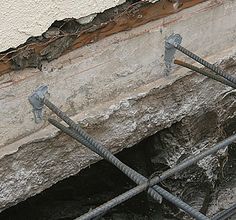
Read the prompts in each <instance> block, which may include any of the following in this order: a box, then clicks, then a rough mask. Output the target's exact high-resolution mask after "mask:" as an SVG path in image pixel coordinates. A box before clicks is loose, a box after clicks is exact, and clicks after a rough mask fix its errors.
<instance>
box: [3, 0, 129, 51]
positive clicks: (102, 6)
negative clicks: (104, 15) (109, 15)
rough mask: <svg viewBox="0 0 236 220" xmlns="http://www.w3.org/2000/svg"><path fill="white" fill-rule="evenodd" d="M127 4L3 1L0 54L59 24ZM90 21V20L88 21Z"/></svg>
mask: <svg viewBox="0 0 236 220" xmlns="http://www.w3.org/2000/svg"><path fill="white" fill-rule="evenodd" d="M124 2H125V0H88V1H82V0H79V1H75V0H68V1H62V0H58V1H54V0H34V1H30V0H24V1H20V0H14V1H2V2H1V13H0V21H1V22H0V51H4V50H7V49H8V48H11V47H16V46H18V45H19V44H22V43H24V42H25V41H26V40H27V39H28V38H29V37H31V36H38V35H41V34H42V33H43V32H45V31H46V30H47V29H48V28H49V26H50V25H51V24H52V23H53V22H54V21H55V20H62V19H65V18H78V19H79V18H82V17H86V16H89V15H91V14H94V13H100V12H103V11H104V10H106V9H108V8H112V7H115V6H117V5H119V4H122V3H124ZM85 20H90V19H85Z"/></svg>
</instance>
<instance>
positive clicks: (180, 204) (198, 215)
mask: <svg viewBox="0 0 236 220" xmlns="http://www.w3.org/2000/svg"><path fill="white" fill-rule="evenodd" d="M48 121H49V122H50V123H51V124H53V125H54V126H55V127H57V128H58V129H60V130H62V131H63V132H65V133H66V134H68V135H69V136H71V137H72V138H74V139H76V140H77V141H79V142H80V143H82V144H83V145H85V146H87V147H88V148H90V149H91V150H93V151H94V152H96V153H97V154H98V155H100V156H101V157H104V158H106V155H104V154H103V152H101V151H99V150H98V149H97V148H96V147H94V146H93V145H91V143H89V142H88V141H87V140H86V139H84V138H83V137H82V136H81V135H79V134H78V133H77V132H76V131H74V130H73V129H72V128H68V127H65V126H64V125H62V124H61V123H59V122H57V121H56V120H54V119H50V118H49V119H48ZM114 158H115V156H113V159H114ZM108 160H109V159H108ZM116 160H118V159H115V161H116ZM109 161H110V160H109ZM112 163H113V162H112ZM113 164H114V165H115V166H117V164H116V163H113ZM118 165H119V164H118ZM125 166H126V165H125ZM126 167H127V166H126ZM120 169H122V167H121V168H120ZM146 180H147V179H146ZM153 188H154V189H155V190H156V191H157V192H158V193H159V194H160V195H162V196H163V198H165V199H166V200H168V201H169V202H171V203H173V204H174V205H176V206H177V207H179V208H180V209H183V210H184V211H185V212H187V213H188V214H189V215H191V216H194V217H196V219H202V220H206V219H208V218H206V217H205V216H204V215H203V214H202V213H200V212H199V211H197V210H195V209H194V208H193V207H191V206H189V205H188V204H186V203H185V202H183V201H182V200H180V199H179V198H177V197H175V196H174V195H172V194H171V193H169V192H168V191H166V190H164V189H163V188H161V187H160V186H157V185H155V186H153Z"/></svg>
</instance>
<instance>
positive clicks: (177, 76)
mask: <svg viewBox="0 0 236 220" xmlns="http://www.w3.org/2000/svg"><path fill="white" fill-rule="evenodd" d="M235 12H236V2H235V1H214V0H212V1H207V2H205V3H202V4H199V5H197V6H195V7H193V8H190V9H187V10H184V11H182V12H180V13H178V14H175V15H171V16H169V17H167V18H164V19H161V20H158V21H154V22H152V23H149V24H146V25H144V26H142V27H139V28H136V29H133V30H131V31H129V32H123V33H119V34H116V35H113V36H111V37H108V38H106V39H104V40H101V41H100V42H98V43H96V44H93V45H89V46H86V47H83V48H81V49H78V50H77V51H74V52H71V53H70V54H68V55H65V56H63V57H61V58H59V59H58V60H56V61H53V62H51V63H49V64H45V65H44V67H43V70H42V72H40V71H39V70H32V69H31V70H24V71H18V72H11V73H9V74H6V75H4V76H2V78H1V81H0V106H4V108H2V109H1V112H0V120H1V124H0V158H1V159H0V209H4V208H6V207H9V206H11V205H13V204H15V203H17V202H19V201H21V200H24V199H25V198H27V197H29V196H32V195H34V194H36V193H39V192H41V191H42V190H44V189H45V188H48V187H50V186H51V185H52V184H54V183H56V182H57V181H59V180H61V179H64V178H66V177H68V176H70V175H73V174H76V173H78V172H79V171H80V170H81V169H83V168H84V167H86V166H88V165H89V164H90V163H93V162H95V161H97V160H98V157H97V156H95V155H94V154H92V153H91V152H90V151H89V150H86V149H85V148H84V147H82V146H80V145H79V144H78V143H76V142H75V141H72V140H71V138H69V137H67V136H66V135H63V134H61V133H60V132H58V131H57V130H56V129H55V128H53V127H52V126H49V125H48V123H47V120H46V118H47V117H48V116H49V115H52V114H51V112H50V111H48V110H46V118H45V121H44V123H42V124H38V125H37V124H35V123H34V121H33V114H32V109H31V106H30V105H29V103H28V100H27V97H28V95H29V94H30V93H31V92H32V91H33V90H34V89H35V88H36V87H37V86H39V85H41V84H48V85H49V92H50V93H51V97H50V99H51V100H52V101H53V102H55V103H56V104H57V105H58V106H60V107H61V108H62V110H64V111H66V112H67V113H68V114H70V115H71V116H73V117H72V118H73V119H75V120H76V121H78V122H80V123H81V124H82V125H83V126H84V127H85V128H86V130H87V131H88V132H89V133H90V134H91V135H93V136H95V137H96V138H97V139H99V140H100V141H102V142H103V143H104V144H106V146H108V147H109V148H110V149H112V150H113V151H116V152H117V151H120V150H121V149H122V148H124V147H130V146H132V145H134V144H135V143H137V142H139V141H140V140H141V139H143V138H145V137H147V136H149V135H152V134H154V133H155V132H157V131H160V130H161V129H163V128H166V127H169V126H171V124H173V123H175V122H177V121H180V120H182V119H183V118H185V117H188V116H191V115H194V114H197V113H199V111H202V112H205V111H211V110H212V109H214V108H215V107H216V106H221V105H222V106H223V104H222V102H223V103H225V101H224V100H225V98H223V97H228V95H227V93H228V92H230V90H231V89H230V88H229V87H225V86H223V85H220V84H219V83H216V82H213V81H212V80H209V79H206V78H204V77H202V76H199V75H197V74H193V73H191V72H188V71H187V70H186V69H183V68H174V70H173V72H172V73H171V75H170V76H164V74H163V69H164V64H163V53H164V47H163V45H164V39H165V38H166V37H167V36H169V35H170V34H171V33H173V32H176V33H180V34H181V35H182V36H183V39H184V40H183V45H184V46H186V47H187V48H189V49H190V50H192V51H194V52H196V53H197V54H199V55H201V56H203V57H204V58H206V59H208V60H209V61H210V62H216V61H219V62H220V61H225V62H226V63H227V65H228V66H230V65H235V62H236V61H235V59H236V58H235V56H236V47H235V39H236V33H235V29H236V24H235V22H232V21H235V20H236V13H235ZM177 56H178V58H179V57H183V56H182V55H181V54H180V53H178V54H177ZM219 108H220V107H219ZM222 108H223V107H222ZM223 110H224V108H223V109H222V111H223ZM229 117H234V112H232V114H231V115H230V116H229Z"/></svg>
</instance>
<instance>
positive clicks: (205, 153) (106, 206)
mask: <svg viewBox="0 0 236 220" xmlns="http://www.w3.org/2000/svg"><path fill="white" fill-rule="evenodd" d="M235 141H236V134H235V135H232V136H230V137H228V138H226V139H225V140H223V141H221V142H219V143H218V144H216V145H215V146H213V147H212V148H210V149H207V150H204V151H203V152H201V153H199V154H197V155H194V156H191V157H190V158H188V159H186V160H185V161H183V162H182V163H180V164H178V165H176V166H175V167H173V168H171V169H169V170H167V171H165V172H164V173H163V174H162V175H160V176H157V177H154V178H152V179H151V180H150V181H149V182H148V183H144V184H142V185H138V186H136V187H134V188H132V189H131V190H128V191H127V192H125V193H123V194H121V195H119V196H118V197H115V198H114V199H112V200H110V201H108V202H106V203H104V204H103V205H101V206H99V207H97V208H95V209H93V210H91V211H89V212H88V213H86V214H85V215H82V216H80V217H79V218H76V220H89V219H92V218H94V217H96V216H98V215H100V214H102V213H105V212H107V211H108V210H110V209H111V208H113V207H115V206H117V205H119V204H120V203H122V202H125V201H126V200H128V199H130V198H132V197H133V196H135V195H138V194H139V193H141V192H143V191H144V190H146V189H147V187H149V186H152V185H154V184H157V183H159V182H160V181H162V180H165V179H166V178H168V177H170V176H171V175H173V174H175V173H177V172H180V171H182V170H184V169H186V168H187V167H189V166H191V165H193V164H195V163H197V162H198V161H199V160H201V159H203V158H204V157H206V156H209V155H211V154H214V153H216V152H217V151H218V150H220V149H223V148H225V147H227V146H228V145H229V144H232V143H233V142H235Z"/></svg>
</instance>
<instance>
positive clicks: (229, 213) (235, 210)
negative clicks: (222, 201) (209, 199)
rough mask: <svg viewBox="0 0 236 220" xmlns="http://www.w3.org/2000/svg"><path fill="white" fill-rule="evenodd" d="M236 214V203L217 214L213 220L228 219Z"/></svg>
mask: <svg viewBox="0 0 236 220" xmlns="http://www.w3.org/2000/svg"><path fill="white" fill-rule="evenodd" d="M234 214H236V204H234V205H232V206H231V207H230V208H228V209H226V210H224V211H222V212H220V213H218V214H216V215H215V216H214V217H213V218H212V220H226V219H228V218H230V217H232V216H233V215H234Z"/></svg>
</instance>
